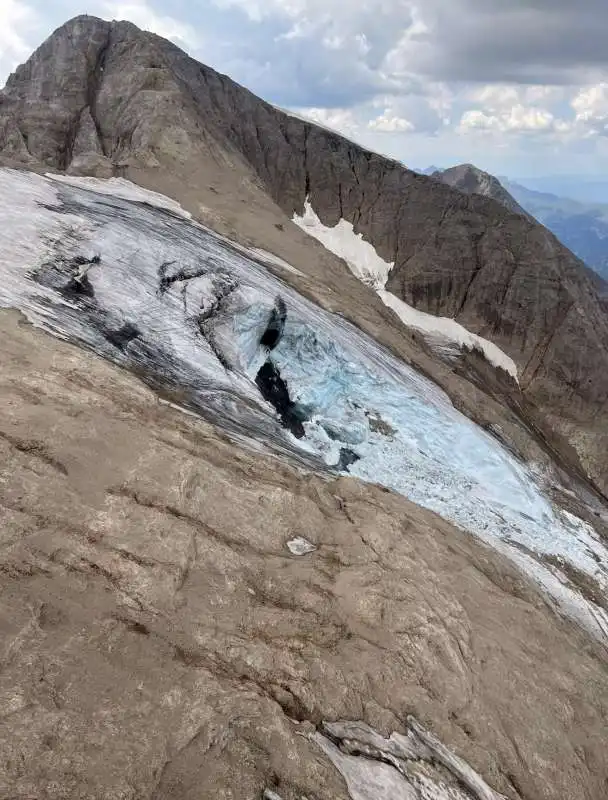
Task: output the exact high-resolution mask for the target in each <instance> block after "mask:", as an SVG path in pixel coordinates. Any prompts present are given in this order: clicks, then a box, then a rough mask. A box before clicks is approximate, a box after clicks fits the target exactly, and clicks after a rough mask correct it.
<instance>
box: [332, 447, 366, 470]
mask: <svg viewBox="0 0 608 800" xmlns="http://www.w3.org/2000/svg"><path fill="white" fill-rule="evenodd" d="M357 461H361V456H359V455H357V453H355V451H354V450H351V449H350V448H349V447H341V448H340V460H339V461H338V464H337V467H338V469H339V470H342V471H343V472H348V471H349V469H348V468H349V467H350V465H351V464H356V463H357Z"/></svg>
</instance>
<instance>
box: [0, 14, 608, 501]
mask: <svg viewBox="0 0 608 800" xmlns="http://www.w3.org/2000/svg"><path fill="white" fill-rule="evenodd" d="M0 157H2V158H3V160H4V163H7V162H10V163H13V164H23V165H29V166H30V167H31V168H40V167H41V166H43V167H47V168H52V169H55V170H67V171H71V172H79V173H87V174H88V173H93V174H96V175H100V176H108V175H112V174H114V175H116V174H117V175H125V174H128V175H129V176H130V177H133V178H134V179H135V180H138V181H139V182H141V183H144V184H146V185H150V186H151V187H152V188H158V185H159V184H161V185H162V184H163V183H164V184H165V185H164V190H165V192H166V193H168V194H172V195H173V196H178V195H181V196H180V197H179V199H180V200H183V199H184V197H185V196H186V195H188V194H190V196H196V197H197V199H198V204H199V210H200V215H201V216H203V217H205V215H206V217H207V219H208V221H210V222H211V223H212V224H213V223H214V222H216V223H218V224H217V225H216V227H220V228H221V223H222V222H223V221H225V220H226V219H230V218H231V215H232V209H233V208H234V206H235V204H238V203H240V202H242V201H244V200H245V201H249V200H251V198H255V202H257V203H259V204H260V207H261V211H260V221H261V220H262V218H263V217H264V215H265V217H266V218H268V219H272V220H274V224H275V225H276V226H279V228H280V227H286V228H287V230H285V231H284V235H283V236H281V235H280V233H279V231H278V230H277V229H275V230H274V232H273V233H272V235H269V237H267V242H266V244H267V245H268V244H269V243H270V244H271V245H272V246H274V243H275V242H280V241H281V240H282V241H283V245H280V244H279V245H278V247H279V248H280V247H281V246H284V242H285V240H288V241H291V240H292V239H293V237H294V233H293V231H292V230H291V226H289V225H288V224H287V221H286V220H285V215H286V216H287V217H288V218H291V217H292V216H293V214H294V212H300V211H301V210H302V208H303V205H304V201H305V199H306V198H307V197H309V198H310V200H311V202H312V205H313V207H314V209H315V211H316V212H317V214H318V215H319V217H320V219H321V220H322V222H324V223H325V224H327V225H334V224H336V223H337V222H338V220H339V219H340V218H344V219H346V220H348V221H350V222H352V223H353V224H354V226H355V229H356V230H357V231H359V232H361V233H363V235H364V236H365V238H366V239H367V240H369V241H370V242H371V243H372V244H373V245H374V246H375V248H376V250H377V251H378V253H379V254H380V255H381V256H382V257H383V258H385V259H386V260H387V261H390V262H394V264H395V266H394V268H393V270H392V271H391V274H390V276H389V281H388V285H387V288H388V289H389V290H390V291H392V292H393V293H395V294H396V295H397V296H398V297H400V298H401V299H404V300H405V301H407V302H409V303H411V304H412V305H414V306H416V307H417V308H420V309H422V310H425V311H430V312H432V313H435V314H440V315H445V316H450V317H455V318H457V319H458V320H460V321H461V322H462V323H463V324H465V325H467V326H468V327H469V328H470V329H472V330H474V331H475V332H477V333H480V334H482V335H484V336H486V337H488V338H490V339H492V340H493V341H495V342H496V343H497V344H499V345H500V346H501V347H503V348H504V349H505V350H506V351H507V352H508V353H509V354H510V355H511V356H512V357H513V358H514V359H515V360H516V362H517V364H518V366H519V368H520V376H521V377H520V385H521V387H522V390H523V392H524V395H525V397H526V400H527V402H529V403H530V404H531V405H532V407H534V408H536V409H537V410H538V411H539V412H542V414H543V415H544V416H545V419H547V420H549V421H550V425H551V426H552V427H553V428H554V429H556V430H558V431H560V432H561V433H562V434H564V435H565V436H566V437H568V438H569V440H570V442H571V443H572V444H573V445H574V447H575V448H576V449H577V451H578V453H579V456H580V457H581V459H582V461H583V463H584V464H585V466H586V469H587V471H588V472H589V474H591V475H592V476H593V477H594V479H595V480H596V482H597V483H598V485H599V486H600V487H603V489H604V490H606V487H607V484H606V477H607V473H606V470H607V469H608V465H607V464H606V459H605V456H604V455H603V453H604V451H605V427H606V408H607V402H608V317H607V315H606V310H605V305H602V303H601V301H600V298H599V297H598V293H597V290H596V287H595V286H594V285H593V283H592V281H590V279H589V276H588V275H587V273H586V272H585V270H584V268H583V267H582V265H581V263H580V262H579V261H578V260H577V259H576V258H574V257H573V256H572V254H571V253H570V252H569V251H567V250H566V249H565V248H563V247H562V246H561V245H560V244H559V243H558V242H557V240H556V239H555V238H554V237H553V236H552V235H551V234H550V233H548V231H546V230H545V229H544V228H542V227H541V226H540V225H537V224H535V223H534V222H533V221H531V220H530V219H528V218H526V217H523V216H521V215H516V214H513V213H511V212H510V211H508V210H507V209H505V208H503V207H501V206H500V205H499V204H498V203H496V202H495V201H493V200H491V199H488V198H484V197H481V196H479V195H471V196H467V195H464V194H462V193H461V192H459V191H457V190H455V189H452V188H451V187H448V186H446V185H444V184H442V183H440V182H438V181H435V180H432V179H430V178H427V177H425V176H420V175H417V174H415V173H413V172H411V171H409V170H407V169H406V168H404V167H403V166H402V165H401V164H400V163H397V162H394V161H390V160H388V159H386V158H383V157H381V156H378V155H375V154H373V153H370V152H368V151H366V150H364V149H362V148H361V147H358V146H357V145H355V144H353V143H351V142H349V141H347V140H345V139H343V138H342V137H340V136H338V135H337V134H334V133H332V132H330V131H327V130H325V129H322V128H319V127H317V126H315V125H313V124H309V123H307V122H305V121H302V120H300V119H297V118H294V117H291V116H289V115H287V114H285V113H283V112H282V111H279V110H277V109H276V108H274V107H273V106H271V105H269V104H268V103H265V102H263V101H262V100H260V99H259V98H257V97H255V96H254V95H252V94H251V93H250V92H248V91H247V90H245V89H243V88H242V87H240V86H238V85H237V84H235V83H234V82H232V81H231V80H230V79H228V78H226V77H225V76H222V75H219V74H218V73H216V72H214V71H213V70H212V69H210V68H208V67H205V66H203V65H201V64H199V63H197V62H196V61H194V60H193V59H191V58H189V57H188V56H186V55H185V54H184V53H183V52H182V51H180V50H179V49H178V48H177V47H175V46H174V45H172V44H170V43H169V42H167V41H165V40H163V39H160V38H159V37H157V36H154V35H152V34H148V33H143V32H142V31H140V30H138V29H137V28H136V27H135V26H133V25H131V24H130V23H123V22H119V23H109V22H104V21H102V20H99V19H96V18H93V17H78V18H76V19H74V20H72V21H71V22H69V23H67V24H66V25H65V26H63V27H62V28H60V29H58V31H56V32H55V33H54V34H53V35H52V36H51V37H50V38H49V39H48V40H47V41H46V42H45V43H44V44H43V45H42V46H41V47H40V48H39V49H38V50H37V51H36V53H35V54H34V55H33V56H32V58H31V59H30V60H29V61H28V62H27V63H26V64H25V65H23V66H21V67H19V69H18V70H17V71H16V73H15V74H14V75H12V76H11V77H10V78H9V81H8V83H7V86H6V88H5V90H4V92H3V93H2V94H1V95H0ZM230 184H231V185H232V187H233V188H232V190H231V191H230V192H227V191H226V186H228V185H230ZM218 187H219V188H218ZM201 206H204V207H201ZM254 227H255V226H254ZM252 230H253V229H252V228H250V229H249V230H248V231H245V234H247V233H252ZM223 232H231V231H230V225H228V231H226V230H224V231H223ZM232 232H233V233H234V232H236V233H239V234H242V233H243V231H242V230H237V231H232ZM275 249H276V248H275ZM351 314H352V312H351ZM353 316H354V317H355V319H356V321H358V322H359V323H360V324H361V318H357V314H356V313H355V314H354V315H353ZM361 316H363V315H361ZM602 437H604V438H602Z"/></svg>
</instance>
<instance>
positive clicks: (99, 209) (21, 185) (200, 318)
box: [0, 170, 608, 636]
mask: <svg viewBox="0 0 608 800" xmlns="http://www.w3.org/2000/svg"><path fill="white" fill-rule="evenodd" d="M98 183H99V182H75V181H72V180H70V181H69V182H66V181H59V180H57V179H55V178H51V177H42V176H39V175H34V174H31V173H26V172H18V171H11V170H0V219H1V222H2V224H1V225H0V306H5V307H9V306H13V307H16V308H19V309H21V310H22V311H23V312H24V313H25V314H26V315H27V316H28V317H29V319H30V320H31V321H32V322H33V323H34V324H36V325H39V326H41V327H43V328H45V329H46V330H49V331H51V332H52V333H54V334H55V335H58V336H62V337H64V338H67V339H69V340H71V341H74V342H78V343H80V344H82V345H85V346H87V347H89V348H91V349H93V350H95V352H97V353H100V354H101V355H103V356H104V357H106V358H108V359H111V360H112V361H114V362H115V363H118V364H120V365H122V366H125V367H127V368H129V369H134V370H137V373H138V374H139V375H142V376H143V377H144V378H145V379H146V380H147V381H148V382H149V383H150V384H152V385H153V386H155V387H159V388H161V389H163V391H164V392H165V393H167V392H168V393H169V395H170V396H169V400H170V401H171V402H176V403H177V404H178V405H180V406H182V407H187V408H189V409H190V410H193V411H196V412H197V413H200V414H201V415H203V416H204V417H206V418H207V419H208V420H210V421H211V422H213V423H214V424H217V425H219V426H221V427H222V428H223V429H224V430H226V431H227V432H228V433H229V434H230V435H231V436H232V437H233V438H235V439H236V440H238V441H239V442H241V443H243V444H246V445H247V446H250V447H252V446H253V447H256V448H257V449H259V448H264V449H266V450H267V451H270V452H272V453H274V454H276V455H280V456H283V457H287V458H289V459H290V460H292V461H295V462H296V463H298V464H300V465H302V466H304V467H307V468H314V469H327V470H335V471H349V472H350V473H351V474H353V475H357V476H359V477H360V478H362V479H364V480H366V481H371V482H375V483H380V484H383V485H384V486H387V487H389V488H392V489H394V490H395V491H398V492H400V493H402V494H404V495H405V496H406V497H408V498H410V499H411V500H413V501H415V502H417V503H419V504H420V505H421V506H424V507H426V508H429V509H431V510H433V511H436V512H437V513H439V514H441V515H442V516H443V517H445V518H446V519H448V520H450V521H452V522H454V523H456V524H457V525H459V526H460V527H462V528H463V529H465V530H467V531H470V532H471V533H473V534H476V535H477V536H479V537H481V538H482V539H483V540H484V541H486V542H489V543H490V544H492V545H493V546H495V547H497V548H498V549H500V550H501V551H502V552H505V553H506V554H507V555H509V556H510V557H511V558H512V559H513V560H514V561H516V563H518V564H519V565H520V566H521V567H522V568H523V569H525V570H526V571H527V572H528V573H529V574H531V575H532V576H533V577H534V579H535V580H536V581H537V582H538V583H539V585H540V586H541V587H542V588H543V589H544V591H545V592H546V593H547V595H548V596H549V597H551V598H552V599H553V601H554V602H555V603H556V604H557V605H558V606H559V607H561V608H562V609H564V610H566V611H567V612H568V613H569V614H570V615H571V616H573V617H575V618H576V619H577V620H578V621H579V622H580V623H581V624H583V625H585V626H586V627H587V628H588V629H589V630H591V631H592V632H593V633H594V634H596V635H598V636H608V619H607V617H606V614H605V612H604V611H603V610H602V608H600V607H599V606H598V605H595V604H593V603H591V602H590V601H589V600H588V599H586V598H585V597H584V596H583V595H582V594H581V593H580V591H579V590H578V589H577V587H576V586H575V585H573V584H572V583H570V580H569V578H568V577H567V576H568V570H567V569H563V570H561V569H560V568H559V564H560V563H563V564H564V565H568V564H569V565H572V566H573V567H574V568H575V569H576V570H579V571H580V572H582V573H585V574H586V575H588V576H590V577H591V578H593V580H594V581H595V582H596V584H597V586H598V587H600V589H601V590H602V591H604V592H605V591H606V588H607V586H608V552H607V551H606V548H605V547H604V545H603V543H602V542H601V541H600V539H599V537H598V536H597V534H596V533H595V531H594V530H593V528H592V527H591V526H589V525H586V524H585V523H583V522H582V521H581V520H579V519H578V518H576V517H573V516H572V515H567V514H565V513H564V512H560V511H559V510H558V509H556V508H555V507H553V506H552V504H551V503H550V502H549V501H548V500H547V498H546V496H545V495H544V494H543V490H542V487H541V486H540V484H539V483H538V482H537V480H536V478H535V476H534V474H533V472H532V471H531V470H530V469H529V468H528V466H527V465H525V464H522V463H520V462H519V461H517V460H516V459H515V458H514V457H513V456H512V455H511V454H510V453H509V452H508V451H507V450H506V449H505V448H504V447H503V446H502V445H501V444H500V443H499V442H498V441H497V440H496V439H494V438H492V437H491V436H490V435H489V434H487V433H486V432H485V431H483V430H481V429H480V428H479V427H477V426H476V425H475V424H474V423H472V422H471V421H470V420H468V419H467V418H466V417H465V416H463V415H462V414H460V413H459V412H458V411H456V410H455V409H454V407H453V406H452V404H451V402H450V400H449V398H448V397H447V395H446V394H445V393H444V392H443V391H442V390H440V389H439V388H438V387H437V386H436V385H435V384H433V383H432V382H431V381H429V380H428V379H426V378H424V377H423V376H421V375H419V374H418V373H417V372H416V371H415V370H413V369H412V368H410V367H408V366H407V365H405V364H404V363H402V362H400V361H399V360H398V359H397V358H395V357H394V356H392V355H391V354H390V353H389V352H388V351H386V350H385V349H384V348H382V347H381V346H380V345H379V344H377V343H376V342H375V341H374V340H372V339H371V338H369V337H368V336H366V335H364V334H363V333H361V332H360V331H359V330H358V329H356V328H355V327H354V326H353V325H351V324H350V323H348V322H346V321H345V320H344V319H343V318H342V317H340V316H337V315H332V314H330V313H328V312H325V311H323V310H322V309H320V308H318V307H317V306H315V305H314V304H313V303H312V302H310V301H308V300H305V299H304V298H303V297H301V296H300V295H299V294H298V293H297V292H296V291H294V290H293V289H291V288H290V287H289V286H288V285H287V284H286V283H284V282H283V281H281V280H280V279H279V278H277V277H276V276H274V275H272V274H271V273H270V272H269V271H268V270H267V269H266V268H265V267H264V265H263V264H262V263H260V255H259V253H252V254H251V255H249V254H248V253H247V252H246V251H243V249H242V248H240V247H235V246H234V245H233V244H232V243H231V242H229V241H228V240H226V239H223V238H222V237H220V236H218V235H216V234H214V233H212V232H211V231H209V230H208V229H206V228H204V227H203V226H201V225H198V224H196V223H194V222H192V221H191V220H189V219H188V218H187V217H186V216H185V215H184V214H182V213H180V212H179V208H178V209H176V208H175V207H174V203H173V201H169V200H167V202H166V203H164V202H163V201H162V199H161V200H158V199H155V198H152V199H151V198H150V197H149V193H147V192H145V190H140V189H139V187H133V186H132V185H130V186H127V187H125V186H124V185H123V183H127V182H123V183H121V185H120V187H119V189H120V191H119V192H118V195H117V194H114V193H113V186H114V184H111V183H107V184H106V183H103V190H102V191H99V186H98ZM152 200H154V202H152ZM263 342H264V343H263ZM549 556H550V557H552V559H551V561H552V563H547V562H546V561H545V559H546V558H547V557H549ZM560 560H561V561H560Z"/></svg>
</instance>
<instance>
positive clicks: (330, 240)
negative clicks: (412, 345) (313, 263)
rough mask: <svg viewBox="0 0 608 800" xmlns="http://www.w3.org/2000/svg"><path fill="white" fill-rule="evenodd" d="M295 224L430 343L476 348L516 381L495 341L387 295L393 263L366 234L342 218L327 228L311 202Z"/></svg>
mask: <svg viewBox="0 0 608 800" xmlns="http://www.w3.org/2000/svg"><path fill="white" fill-rule="evenodd" d="M293 222H295V224H296V225H298V226H299V227H300V228H302V230H304V231H306V233H308V234H309V235H310V236H314V238H315V239H317V240H318V241H319V242H321V244H323V245H324V247H326V248H327V249H328V250H331V252H332V253H334V254H335V255H337V256H339V257H340V258H343V259H344V261H346V263H347V265H348V267H349V269H350V271H351V272H352V273H353V275H355V276H356V277H357V278H359V280H361V281H363V283H365V284H367V285H368V286H371V287H372V288H373V289H375V291H376V292H377V293H378V296H379V297H380V299H381V300H382V302H383V303H384V305H385V306H388V307H389V308H392V310H393V311H394V312H395V313H396V314H397V316H398V317H399V319H400V320H401V321H402V322H403V323H404V325H407V326H408V328H415V329H416V330H418V331H420V332H421V333H422V334H423V335H424V336H425V338H427V339H428V340H429V342H430V343H431V344H434V345H435V346H436V347H438V348H442V349H445V348H446V346H448V347H449V346H452V347H456V348H458V349H460V348H462V347H467V348H468V349H470V350H472V349H474V348H477V349H479V350H481V351H482V352H483V354H484V355H485V357H486V359H487V360H488V361H489V362H490V363H491V364H493V365H494V366H495V367H500V368H501V369H503V370H505V372H508V373H509V375H511V377H512V378H514V379H515V380H517V365H516V364H515V362H514V361H513V359H512V358H511V357H510V356H508V355H507V354H506V353H505V352H504V351H503V350H501V349H500V347H498V346H497V345H495V344H494V342H490V341H488V340H487V339H484V338H483V337H482V336H478V335H477V334H475V333H471V332H470V331H468V330H467V329H466V328H465V327H464V326H463V325H461V324H460V323H459V322H456V320H455V319H450V318H449V317H436V316H434V315H433V314H427V313H426V312H424V311H419V310H418V309H416V308H413V307H412V306H410V305H408V304H407V303H404V302H403V300H401V299H400V298H398V297H397V296H396V295H394V294H393V293H392V292H387V291H386V289H385V287H386V282H387V280H388V276H389V274H390V271H391V269H392V268H393V267H394V266H395V265H394V263H390V262H388V261H384V260H383V259H382V258H380V256H379V255H378V254H377V253H376V250H375V248H374V246H373V245H372V244H370V243H369V242H366V241H365V239H364V238H363V234H361V233H355V230H354V226H353V224H352V222H347V221H346V220H345V219H341V220H340V221H339V222H338V224H337V225H335V226H334V227H333V228H329V227H327V226H326V225H324V224H323V223H322V222H321V220H320V219H319V217H318V216H317V213H316V212H315V210H314V209H313V207H312V205H311V203H310V201H309V200H306V203H305V204H304V214H303V215H302V216H298V215H297V214H296V215H295V216H294V218H293Z"/></svg>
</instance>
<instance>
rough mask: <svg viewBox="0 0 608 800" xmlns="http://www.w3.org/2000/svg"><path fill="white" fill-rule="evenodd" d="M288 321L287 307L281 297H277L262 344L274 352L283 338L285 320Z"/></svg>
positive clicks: (261, 340)
mask: <svg viewBox="0 0 608 800" xmlns="http://www.w3.org/2000/svg"><path fill="white" fill-rule="evenodd" d="M286 319H287V307H286V305H285V301H284V300H283V299H282V298H281V297H277V299H276V301H275V304H274V308H273V309H272V311H271V313H270V318H269V320H268V325H267V326H266V330H265V331H264V333H263V335H262V338H261V339H260V344H261V345H262V346H263V347H267V348H268V349H269V350H274V348H275V347H276V346H277V345H278V343H279V342H280V340H281V337H282V336H283V330H284V329H285V320H286Z"/></svg>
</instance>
